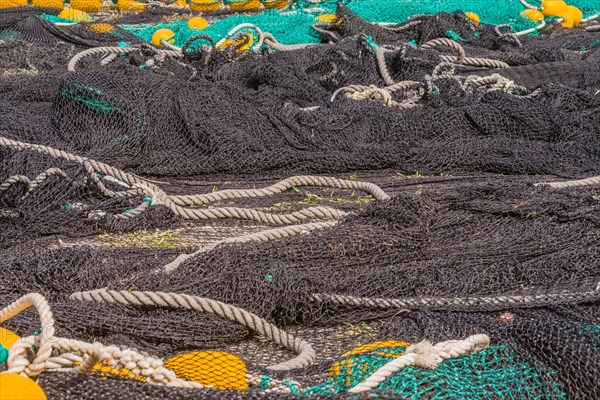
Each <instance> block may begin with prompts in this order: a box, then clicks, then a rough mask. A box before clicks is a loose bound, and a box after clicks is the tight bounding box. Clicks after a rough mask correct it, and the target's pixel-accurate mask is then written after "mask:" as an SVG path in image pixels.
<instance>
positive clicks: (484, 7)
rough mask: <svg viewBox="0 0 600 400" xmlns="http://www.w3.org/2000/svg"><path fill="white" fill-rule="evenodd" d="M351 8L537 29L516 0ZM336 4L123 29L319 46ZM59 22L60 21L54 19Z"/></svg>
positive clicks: (585, 0) (383, 15)
mask: <svg viewBox="0 0 600 400" xmlns="http://www.w3.org/2000/svg"><path fill="white" fill-rule="evenodd" d="M345 3H346V4H347V5H348V7H349V8H350V9H351V10H352V11H354V12H356V13H357V14H358V15H359V16H360V17H362V18H364V19H366V20H369V21H373V22H402V21H405V20H406V19H407V18H408V17H409V16H411V15H414V14H422V13H426V14H434V13H437V12H441V11H446V12H454V11H456V10H462V11H464V12H469V11H470V12H475V13H476V14H477V15H478V16H479V17H480V19H481V21H482V22H484V23H488V24H495V25H498V24H510V25H512V26H513V27H514V29H515V30H517V31H519V30H524V29H529V28H532V27H534V26H535V25H536V23H534V22H533V21H531V20H528V19H526V18H523V17H522V16H521V15H520V13H521V12H522V11H523V10H524V9H525V8H524V7H523V5H522V4H521V3H520V2H519V1H517V0H511V1H506V0H505V1H497V2H490V1H474V0H470V1H461V0H433V1H428V2H421V1H406V0H405V1H399V0H385V1H376V2H375V1H370V0H356V1H347V2H345ZM336 4H337V3H336V2H335V1H330V2H323V3H321V4H319V5H318V6H315V5H314V4H311V3H308V2H297V3H295V4H294V5H293V8H294V9H293V10H284V11H278V10H267V11H265V12H263V13H260V14H258V15H234V16H230V17H227V18H224V19H220V20H218V19H213V20H209V23H210V24H211V25H210V26H209V27H208V28H206V29H204V30H202V31H198V30H190V29H188V26H187V21H176V22H170V23H163V24H156V25H141V26H140V25H136V26H123V28H124V29H126V30H128V31H129V32H131V33H133V34H136V35H138V36H140V37H141V38H143V39H144V40H146V41H150V40H151V38H152V34H153V33H154V32H155V31H156V30H157V29H161V28H168V29H171V30H172V31H173V32H174V33H175V45H179V46H181V45H182V44H183V43H185V42H186V41H187V40H188V39H189V38H191V37H192V36H194V35H197V34H199V33H204V34H206V35H209V36H211V37H212V38H213V39H215V40H219V39H221V38H223V37H224V36H225V35H226V34H227V32H229V30H231V29H232V28H233V27H235V26H237V25H239V24H242V23H251V24H254V25H256V26H258V27H260V28H261V29H262V30H263V31H268V32H270V33H272V34H273V35H274V36H275V37H276V38H277V40H279V41H280V42H281V43H284V44H298V43H317V41H318V39H317V37H316V36H315V34H314V31H313V30H312V29H311V25H312V24H314V23H315V22H316V21H315V17H316V16H318V15H321V14H326V13H334V12H335V11H336ZM569 4H571V5H574V6H576V7H579V8H580V9H581V10H582V11H583V13H584V16H589V15H593V14H595V13H597V12H598V11H599V10H600V5H599V4H598V2H596V1H593V0H575V1H572V2H569ZM55 18H57V17H55Z"/></svg>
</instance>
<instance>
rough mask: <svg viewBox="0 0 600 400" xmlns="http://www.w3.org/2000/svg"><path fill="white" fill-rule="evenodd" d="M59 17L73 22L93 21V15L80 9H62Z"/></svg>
mask: <svg viewBox="0 0 600 400" xmlns="http://www.w3.org/2000/svg"><path fill="white" fill-rule="evenodd" d="M58 17H59V18H62V19H68V20H69V21H73V22H92V21H93V19H92V17H91V16H90V15H89V14H88V13H86V12H84V11H80V10H62V11H61V12H60V14H58Z"/></svg>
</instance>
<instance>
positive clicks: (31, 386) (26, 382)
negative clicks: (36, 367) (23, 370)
mask: <svg viewBox="0 0 600 400" xmlns="http://www.w3.org/2000/svg"><path fill="white" fill-rule="evenodd" d="M0 400H46V395H45V394H44V391H43V390H42V388H41V387H39V386H38V384H37V383H35V382H34V381H33V380H32V379H29V378H26V377H24V376H22V375H19V374H0Z"/></svg>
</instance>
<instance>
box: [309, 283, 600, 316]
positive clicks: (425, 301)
mask: <svg viewBox="0 0 600 400" xmlns="http://www.w3.org/2000/svg"><path fill="white" fill-rule="evenodd" d="M310 298H311V300H314V301H317V302H329V303H333V304H337V305H343V306H354V307H367V308H375V309H389V308H400V309H402V310H403V311H408V310H417V309H430V310H449V309H452V310H462V311H475V310H490V309H502V308H528V307H540V306H546V305H551V304H556V303H557V302H560V303H569V304H577V303H584V302H589V301H597V300H598V299H600V284H599V285H598V286H597V287H596V288H595V289H590V290H587V291H583V292H567V291H565V292H558V293H540V294H521V295H498V296H473V297H415V298H405V299H382V298H369V297H354V296H345V295H337V294H325V293H314V294H312V295H311V296H310Z"/></svg>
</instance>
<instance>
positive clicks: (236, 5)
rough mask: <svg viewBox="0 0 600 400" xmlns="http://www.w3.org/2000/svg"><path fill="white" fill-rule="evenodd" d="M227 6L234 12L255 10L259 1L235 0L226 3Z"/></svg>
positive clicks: (258, 5)
mask: <svg viewBox="0 0 600 400" xmlns="http://www.w3.org/2000/svg"><path fill="white" fill-rule="evenodd" d="M227 5H228V6H229V8H230V9H232V10H236V11H243V10H257V9H258V8H259V7H260V0H241V1H240V0H236V1H230V2H228V3H227Z"/></svg>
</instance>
